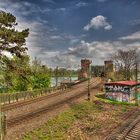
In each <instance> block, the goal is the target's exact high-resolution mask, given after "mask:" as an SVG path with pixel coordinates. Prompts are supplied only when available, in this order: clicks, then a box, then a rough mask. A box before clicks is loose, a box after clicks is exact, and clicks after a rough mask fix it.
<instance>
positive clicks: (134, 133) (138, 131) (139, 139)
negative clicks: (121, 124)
mask: <svg viewBox="0 0 140 140" xmlns="http://www.w3.org/2000/svg"><path fill="white" fill-rule="evenodd" d="M124 140H140V120H139V121H138V122H137V124H136V125H135V126H134V127H132V129H131V130H130V131H129V133H128V134H127V136H126V137H125V138H124Z"/></svg>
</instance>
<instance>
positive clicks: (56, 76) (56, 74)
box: [55, 66, 58, 87]
mask: <svg viewBox="0 0 140 140" xmlns="http://www.w3.org/2000/svg"><path fill="white" fill-rule="evenodd" d="M55 80H56V85H55V86H56V87H57V86H58V66H57V67H56V72H55Z"/></svg>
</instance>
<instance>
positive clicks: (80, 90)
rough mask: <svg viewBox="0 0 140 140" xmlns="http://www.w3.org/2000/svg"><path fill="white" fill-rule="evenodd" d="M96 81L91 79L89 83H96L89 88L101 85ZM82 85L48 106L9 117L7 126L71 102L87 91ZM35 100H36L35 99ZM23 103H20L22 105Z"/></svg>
mask: <svg viewBox="0 0 140 140" xmlns="http://www.w3.org/2000/svg"><path fill="white" fill-rule="evenodd" d="M98 81H99V79H97V80H96V81H92V82H91V84H95V83H96V84H95V85H92V89H91V90H94V89H98V88H100V87H101V84H102V83H101V82H98ZM82 85H83V87H82V88H81V84H80V85H76V86H74V87H73V88H76V90H77V91H78V92H77V94H75V95H72V96H69V97H65V98H64V99H62V100H60V101H58V102H54V103H52V104H50V105H48V106H44V107H42V108H40V109H37V110H34V111H32V112H29V113H27V114H22V115H18V116H15V117H14V118H11V119H9V120H7V126H8V127H12V126H14V125H15V124H20V123H21V122H22V121H24V120H29V119H31V118H34V117H37V116H40V115H41V114H43V113H46V112H49V111H51V110H52V109H55V108H57V107H60V106H62V105H63V104H65V103H68V102H71V101H72V100H75V99H78V98H80V97H82V96H85V95H86V93H87V92H86V91H87V87H86V86H84V85H85V83H83V84H82ZM71 91H72V89H71ZM62 94H65V93H62ZM55 96H58V94H54V95H51V96H50V97H55ZM50 97H49V98H50ZM44 98H45V99H46V98H48V97H44ZM44 98H40V99H38V100H39V101H40V100H44ZM35 101H36V102H37V100H35ZM31 102H34V100H31V101H29V102H27V103H31ZM27 103H26V104H27ZM23 104H25V103H23ZM23 104H20V105H23ZM18 106H19V105H18ZM13 107H16V106H13Z"/></svg>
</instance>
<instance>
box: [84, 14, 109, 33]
mask: <svg viewBox="0 0 140 140" xmlns="http://www.w3.org/2000/svg"><path fill="white" fill-rule="evenodd" d="M106 20H107V18H106V17H104V16H102V15H98V16H96V17H93V18H92V19H91V21H90V23H89V24H87V25H86V26H84V30H85V31H89V30H90V29H100V28H104V30H111V29H112V25H110V24H109V23H108V22H107V21H106Z"/></svg>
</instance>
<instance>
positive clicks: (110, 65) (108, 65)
mask: <svg viewBox="0 0 140 140" xmlns="http://www.w3.org/2000/svg"><path fill="white" fill-rule="evenodd" d="M104 68H105V72H106V73H108V72H113V61H111V60H108V61H104Z"/></svg>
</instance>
